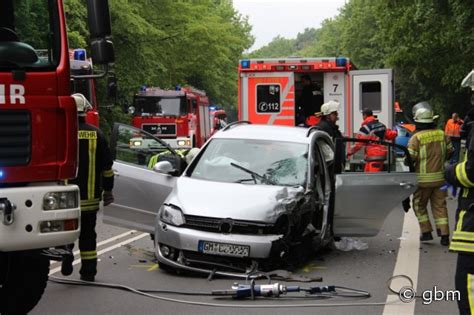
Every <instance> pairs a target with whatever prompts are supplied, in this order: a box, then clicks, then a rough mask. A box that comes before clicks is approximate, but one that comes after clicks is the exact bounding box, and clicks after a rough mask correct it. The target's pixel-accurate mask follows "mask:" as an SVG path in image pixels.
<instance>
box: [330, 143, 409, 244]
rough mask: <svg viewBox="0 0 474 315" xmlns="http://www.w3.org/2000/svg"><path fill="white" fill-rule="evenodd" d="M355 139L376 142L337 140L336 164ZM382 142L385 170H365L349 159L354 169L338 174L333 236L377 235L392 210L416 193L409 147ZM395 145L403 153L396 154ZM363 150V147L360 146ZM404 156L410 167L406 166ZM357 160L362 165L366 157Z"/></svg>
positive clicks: (347, 164)
mask: <svg viewBox="0 0 474 315" xmlns="http://www.w3.org/2000/svg"><path fill="white" fill-rule="evenodd" d="M355 142H364V145H370V143H374V142H373V141H372V142H371V141H369V140H360V139H349V138H345V139H338V140H337V141H336V163H344V161H343V158H342V157H345V155H346V154H345V148H347V147H348V146H353V145H354V143H355ZM379 143H380V142H379ZM380 145H383V146H385V147H386V148H387V159H386V160H385V161H384V162H383V163H384V170H383V171H381V172H377V173H365V172H364V171H363V167H358V168H354V167H349V161H346V163H345V164H346V167H345V169H348V170H355V171H347V172H346V171H342V173H340V174H336V175H335V177H336V189H335V194H336V196H335V205H334V225H333V232H334V236H375V235H377V234H378V233H379V231H380V229H381V228H382V225H383V223H384V221H385V219H386V218H387V216H388V215H389V213H390V212H391V211H392V210H393V209H399V210H400V211H402V202H403V201H404V200H405V199H406V198H408V197H409V196H410V195H411V194H412V193H414V192H415V190H416V185H417V180H416V174H415V172H414V168H413V166H412V163H411V158H410V155H409V153H408V151H407V149H406V148H405V147H403V146H399V145H395V144H392V143H387V142H382V143H381V144H380ZM395 148H398V150H402V151H403V152H404V156H402V157H401V156H398V157H397V154H396V149H395ZM363 150H364V147H362V148H361V151H363ZM405 159H407V163H408V165H409V166H405V164H404V160H405ZM352 162H354V161H352ZM358 162H359V164H362V166H363V163H364V161H363V160H359V161H358ZM351 166H354V163H351ZM357 170H359V171H357Z"/></svg>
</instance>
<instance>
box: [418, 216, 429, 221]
mask: <svg viewBox="0 0 474 315" xmlns="http://www.w3.org/2000/svg"><path fill="white" fill-rule="evenodd" d="M417 218H418V222H420V223H423V222H427V221H429V218H428V215H427V214H425V215H420V216H417Z"/></svg>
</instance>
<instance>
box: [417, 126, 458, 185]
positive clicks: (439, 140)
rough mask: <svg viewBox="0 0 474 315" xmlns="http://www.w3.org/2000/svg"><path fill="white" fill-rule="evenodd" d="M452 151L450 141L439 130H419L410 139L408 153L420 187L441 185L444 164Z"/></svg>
mask: <svg viewBox="0 0 474 315" xmlns="http://www.w3.org/2000/svg"><path fill="white" fill-rule="evenodd" d="M453 151H454V148H453V145H452V144H451V141H450V140H449V138H448V137H446V136H445V135H444V132H443V131H442V130H439V129H426V130H421V131H418V132H416V133H415V134H414V135H413V136H412V137H411V138H410V141H409V142H408V152H409V153H410V155H411V157H412V159H413V162H414V164H415V170H416V175H417V178H418V185H419V186H420V187H437V186H441V185H443V183H444V162H445V161H446V159H447V157H448V156H449V155H450V154H451V153H452V152H453Z"/></svg>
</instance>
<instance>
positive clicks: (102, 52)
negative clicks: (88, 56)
mask: <svg viewBox="0 0 474 315" xmlns="http://www.w3.org/2000/svg"><path fill="white" fill-rule="evenodd" d="M87 12H88V24H89V32H90V35H91V38H92V42H91V53H92V61H94V63H96V64H101V65H108V64H109V63H113V62H114V61H115V54H114V45H113V43H112V42H111V41H110V40H109V37H110V36H111V35H112V28H111V26H110V13H109V1H108V0H87Z"/></svg>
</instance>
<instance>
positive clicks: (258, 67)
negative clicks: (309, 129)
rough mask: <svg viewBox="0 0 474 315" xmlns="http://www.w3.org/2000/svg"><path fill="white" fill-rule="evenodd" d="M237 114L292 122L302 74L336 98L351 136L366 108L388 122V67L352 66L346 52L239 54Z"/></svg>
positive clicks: (391, 113)
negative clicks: (255, 56) (250, 56)
mask: <svg viewBox="0 0 474 315" xmlns="http://www.w3.org/2000/svg"><path fill="white" fill-rule="evenodd" d="M238 72H239V82H238V88H239V96H238V98H239V105H238V112H239V120H248V121H251V122H252V123H257V124H268V125H289V126H296V125H297V114H298V110H297V105H298V104H297V103H298V99H299V97H300V94H301V91H302V84H301V81H302V80H301V79H302V76H303V75H307V76H309V77H310V78H311V81H312V82H314V83H315V84H317V85H319V86H320V87H321V93H322V95H323V100H324V102H327V101H330V100H334V101H337V102H338V103H339V104H340V108H339V119H340V121H339V126H340V130H341V132H342V133H343V134H344V135H346V136H353V135H354V133H355V132H357V131H358V129H359V128H360V125H361V123H362V121H363V120H362V110H363V109H364V108H370V109H372V111H373V112H374V114H375V115H377V116H378V119H379V120H380V121H381V122H383V123H384V124H385V125H386V126H389V127H392V126H393V124H394V116H395V114H394V106H393V104H394V98H393V74H392V70H391V69H376V70H356V68H355V66H354V64H353V63H352V62H351V61H350V59H349V58H345V57H337V58H335V57H332V58H281V59H244V60H240V64H239V68H238Z"/></svg>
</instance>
